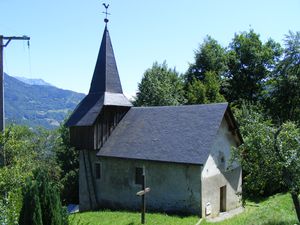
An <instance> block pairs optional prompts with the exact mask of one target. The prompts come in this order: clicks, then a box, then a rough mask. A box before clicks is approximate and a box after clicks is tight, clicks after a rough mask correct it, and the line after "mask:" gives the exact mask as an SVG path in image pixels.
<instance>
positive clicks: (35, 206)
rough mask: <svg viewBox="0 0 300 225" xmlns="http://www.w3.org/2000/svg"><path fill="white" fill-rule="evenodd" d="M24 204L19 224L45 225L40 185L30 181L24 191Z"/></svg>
mask: <svg viewBox="0 0 300 225" xmlns="http://www.w3.org/2000/svg"><path fill="white" fill-rule="evenodd" d="M24 192H25V193H24V199H23V206H22V209H21V212H20V218H19V225H27V224H32V225H43V221H42V213H41V204H40V198H39V191H38V185H37V183H36V182H29V183H27V185H26V190H25V191H24Z"/></svg>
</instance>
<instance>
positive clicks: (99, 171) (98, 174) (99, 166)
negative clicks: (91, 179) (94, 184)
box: [95, 163, 101, 179]
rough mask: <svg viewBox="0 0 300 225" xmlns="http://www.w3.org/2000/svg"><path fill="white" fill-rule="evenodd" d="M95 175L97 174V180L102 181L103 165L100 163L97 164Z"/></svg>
mask: <svg viewBox="0 0 300 225" xmlns="http://www.w3.org/2000/svg"><path fill="white" fill-rule="evenodd" d="M95 174H96V179H101V164H100V163H96V164H95Z"/></svg>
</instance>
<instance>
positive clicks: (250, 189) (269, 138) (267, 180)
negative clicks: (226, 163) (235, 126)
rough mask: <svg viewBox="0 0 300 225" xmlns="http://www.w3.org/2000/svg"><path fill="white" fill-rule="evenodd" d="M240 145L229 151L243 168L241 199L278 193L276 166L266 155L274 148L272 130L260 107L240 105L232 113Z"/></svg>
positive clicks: (277, 170) (278, 177) (279, 187)
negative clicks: (236, 122) (237, 128)
mask: <svg viewBox="0 0 300 225" xmlns="http://www.w3.org/2000/svg"><path fill="white" fill-rule="evenodd" d="M234 112H235V117H236V119H237V121H238V122H239V127H240V132H241V134H242V137H243V140H244V143H243V144H242V145H241V146H240V147H239V148H237V149H234V151H233V157H234V158H237V159H238V160H239V161H240V163H241V166H242V168H243V197H244V198H248V197H257V196H266V195H267V196H268V195H271V194H273V193H276V192H278V191H280V190H282V188H283V186H282V179H281V177H282V176H281V174H280V169H279V168H277V167H278V164H273V161H270V158H269V157H268V154H270V153H271V152H272V151H273V147H274V131H275V129H274V127H273V124H272V122H271V120H270V119H267V117H266V116H265V115H264V114H263V112H262V109H261V107H259V106H253V105H250V104H249V103H243V104H242V106H241V109H235V111H234Z"/></svg>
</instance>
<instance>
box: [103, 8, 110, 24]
mask: <svg viewBox="0 0 300 225" xmlns="http://www.w3.org/2000/svg"><path fill="white" fill-rule="evenodd" d="M102 5H103V6H104V7H105V12H102V13H104V14H105V19H104V22H105V23H106V24H107V23H108V21H109V20H108V19H107V15H110V13H108V12H107V9H108V7H109V4H107V5H106V4H105V3H103V4H102Z"/></svg>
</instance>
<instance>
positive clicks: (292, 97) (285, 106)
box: [266, 32, 300, 125]
mask: <svg viewBox="0 0 300 225" xmlns="http://www.w3.org/2000/svg"><path fill="white" fill-rule="evenodd" d="M269 83H270V85H269V89H270V94H269V95H268V97H269V98H268V99H267V103H266V105H267V107H268V109H269V110H268V111H269V113H270V114H271V115H272V116H273V118H274V120H275V121H278V122H279V123H282V122H284V121H287V120H291V121H295V122H297V123H298V124H299V125H300V32H296V33H293V32H289V34H288V35H286V39H285V49H284V57H283V59H282V60H281V61H280V62H279V63H278V65H277V67H276V69H275V70H274V72H273V77H272V80H271V81H270V82H269Z"/></svg>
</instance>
